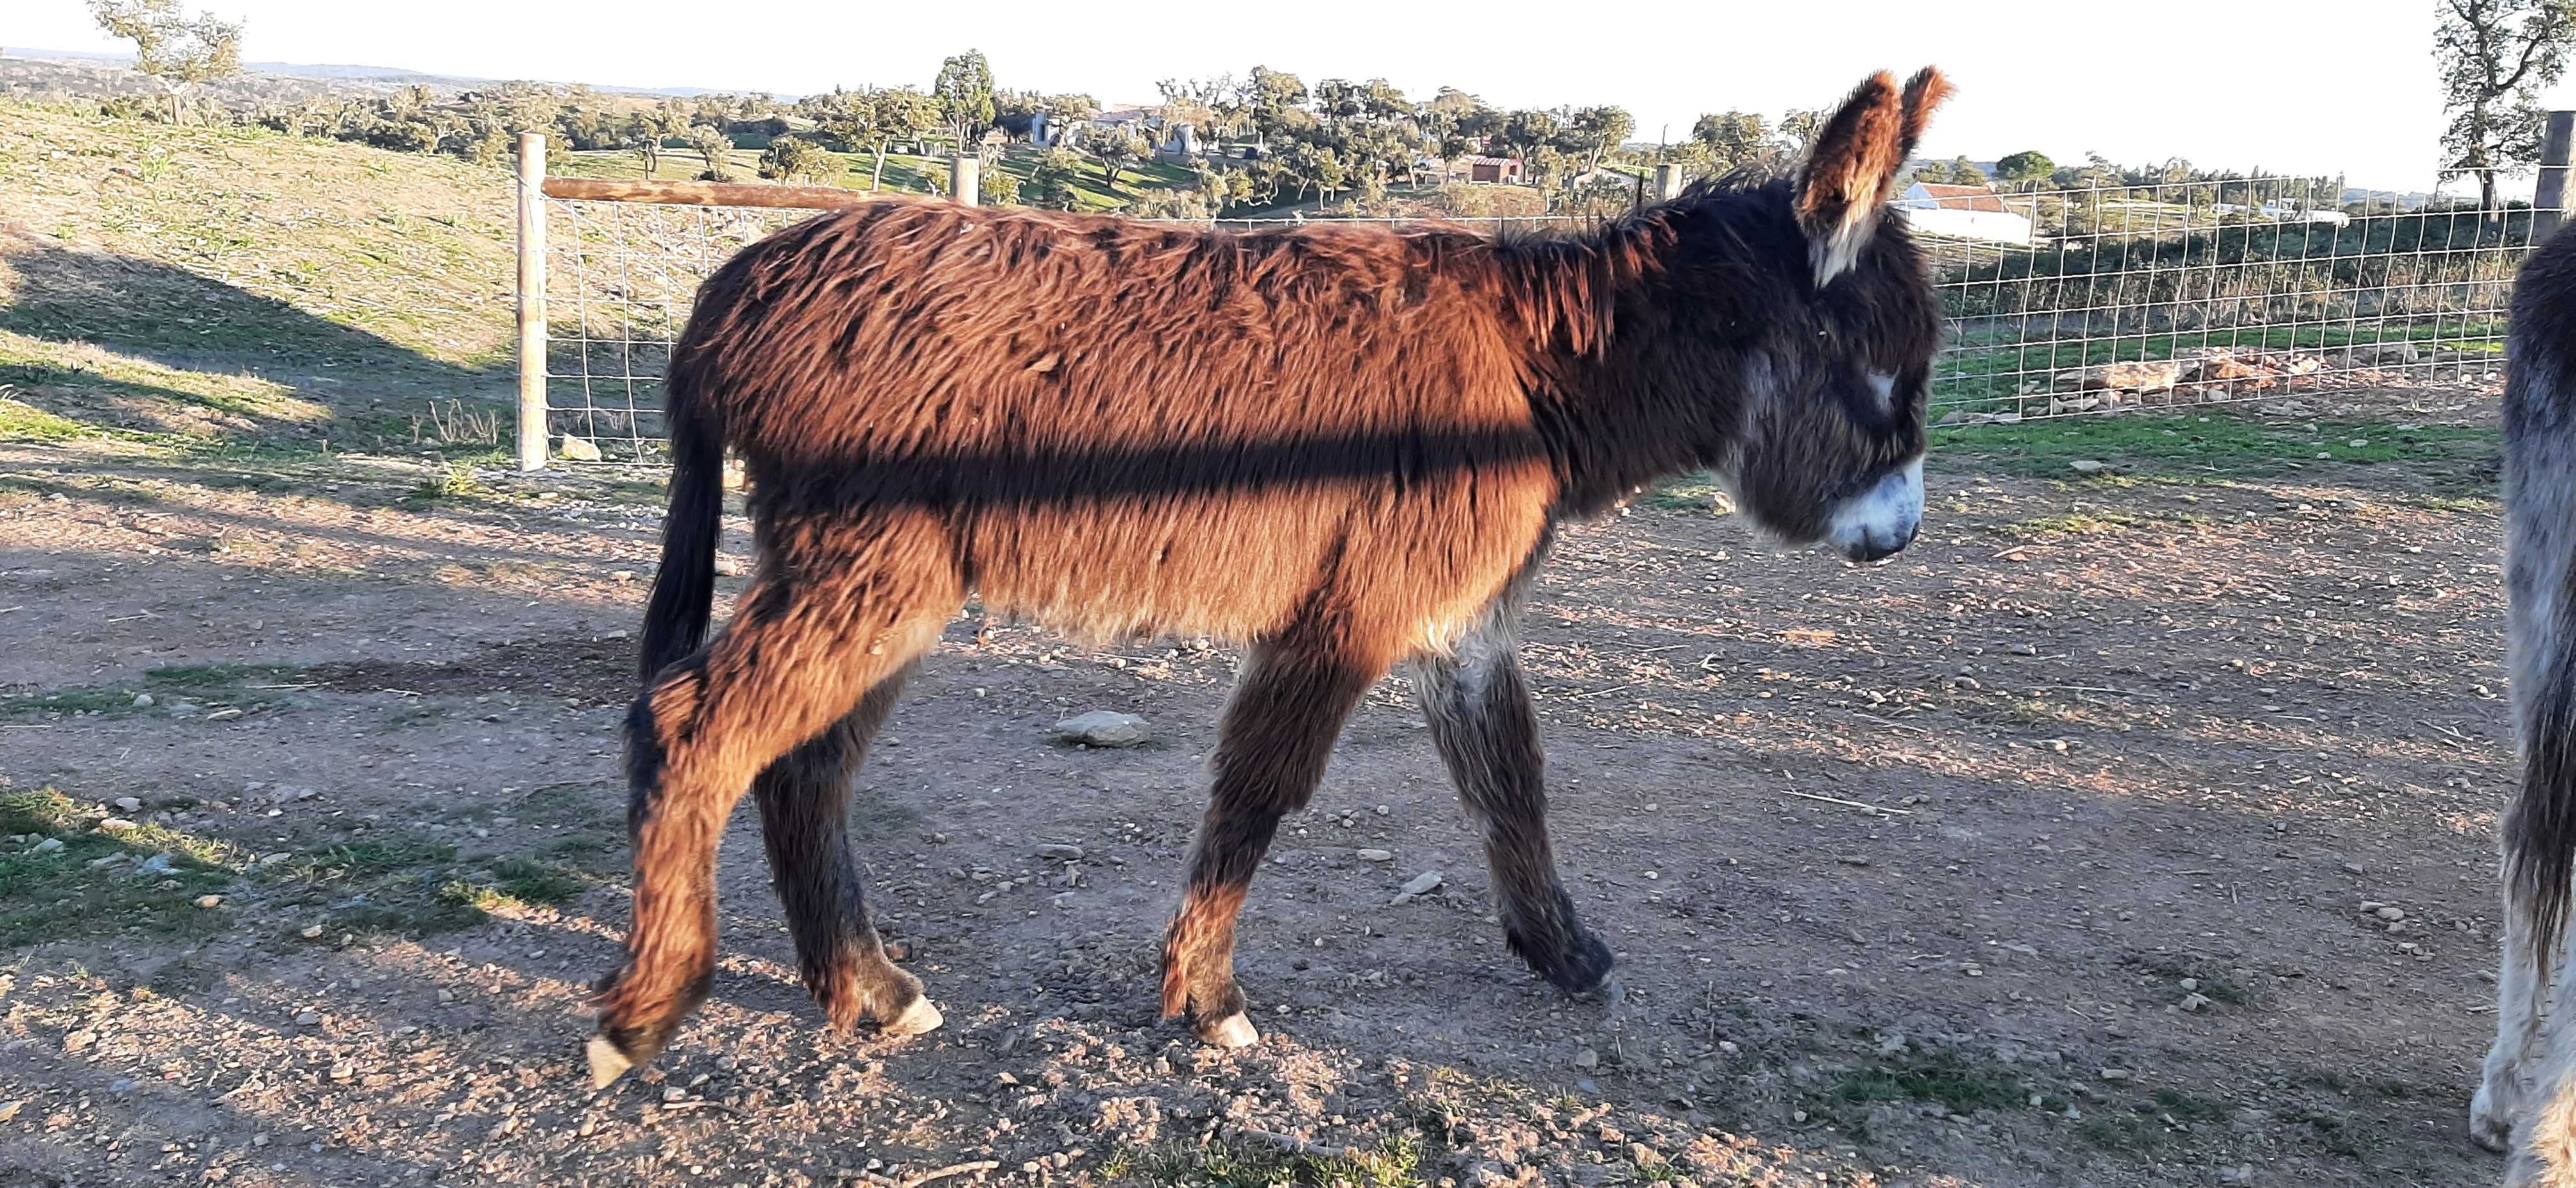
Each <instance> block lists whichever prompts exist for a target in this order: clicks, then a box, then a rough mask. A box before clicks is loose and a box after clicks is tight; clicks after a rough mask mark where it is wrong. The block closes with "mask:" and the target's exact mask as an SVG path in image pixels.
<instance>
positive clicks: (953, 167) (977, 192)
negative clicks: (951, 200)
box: [948, 153, 984, 206]
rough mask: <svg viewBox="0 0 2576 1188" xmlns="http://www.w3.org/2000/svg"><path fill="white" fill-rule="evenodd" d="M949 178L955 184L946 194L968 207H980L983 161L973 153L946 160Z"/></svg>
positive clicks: (982, 186)
mask: <svg viewBox="0 0 2576 1188" xmlns="http://www.w3.org/2000/svg"><path fill="white" fill-rule="evenodd" d="M948 168H949V178H950V180H951V181H952V182H954V183H955V184H953V185H951V186H949V187H948V192H949V193H951V194H954V195H956V197H957V200H958V201H959V202H963V203H965V204H966V205H968V206H980V205H982V199H983V193H982V191H983V188H984V185H983V171H984V160H983V158H981V157H979V156H976V155H975V154H973V153H959V154H957V155H956V156H954V157H951V158H949V159H948Z"/></svg>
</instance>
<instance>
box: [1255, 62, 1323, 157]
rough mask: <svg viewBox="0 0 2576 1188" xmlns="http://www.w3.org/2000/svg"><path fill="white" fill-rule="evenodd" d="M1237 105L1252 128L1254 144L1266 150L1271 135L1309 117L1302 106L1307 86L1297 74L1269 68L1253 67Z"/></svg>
mask: <svg viewBox="0 0 2576 1188" xmlns="http://www.w3.org/2000/svg"><path fill="white" fill-rule="evenodd" d="M1238 102H1239V103H1240V104H1241V105H1242V108H1243V111H1244V119H1245V120H1246V121H1247V122H1248V123H1250V124H1251V125H1252V131H1253V136H1254V142H1255V143H1256V144H1259V145H1260V146H1261V147H1262V148H1264V149H1267V148H1269V147H1270V138H1271V136H1273V135H1274V134H1277V133H1280V132H1284V131H1286V130H1288V129H1289V128H1291V127H1293V126H1295V125H1296V124H1298V123H1301V122H1304V121H1305V120H1306V119H1308V118H1309V117H1307V115H1306V112H1305V110H1304V108H1303V107H1302V106H1301V105H1302V104H1304V103H1305V102H1306V84H1305V83H1303V82H1300V81H1298V78H1297V76H1296V75H1293V74H1287V73H1284V72H1281V71H1277V70H1272V69H1270V68H1269V67H1267V66H1255V67H1253V68H1252V74H1251V75H1250V76H1249V77H1247V78H1245V79H1244V82H1243V90H1242V91H1241V93H1240V97H1239V99H1238Z"/></svg>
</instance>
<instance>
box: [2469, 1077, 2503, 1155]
mask: <svg viewBox="0 0 2576 1188" xmlns="http://www.w3.org/2000/svg"><path fill="white" fill-rule="evenodd" d="M2495 1096H2496V1095H2495V1094H2494V1093H2493V1092H2491V1090H2490V1087H2489V1086H2486V1085H2480V1086H2478V1093H2477V1096H2476V1097H2473V1098H2471V1099H2469V1141H2470V1142H2473V1143H2476V1144H2477V1145H2479V1146H2481V1147H2484V1148H2486V1149H2487V1150H2490V1151H2494V1152H2496V1153H2497V1154H2503V1153H2504V1152H2506V1151H2509V1150H2512V1149H2513V1114H2512V1112H2511V1111H2510V1110H2509V1109H2505V1108H2499V1107H2498V1104H2497V1102H2496V1101H2495Z"/></svg>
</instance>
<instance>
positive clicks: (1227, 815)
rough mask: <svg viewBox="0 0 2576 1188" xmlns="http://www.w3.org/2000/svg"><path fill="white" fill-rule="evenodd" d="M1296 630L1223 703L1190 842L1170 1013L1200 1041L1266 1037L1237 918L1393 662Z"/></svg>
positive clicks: (1266, 650)
mask: <svg viewBox="0 0 2576 1188" xmlns="http://www.w3.org/2000/svg"><path fill="white" fill-rule="evenodd" d="M1325 636H1326V633H1324V632H1322V631H1292V633H1291V634H1290V635H1289V636H1288V637H1286V638H1283V639H1280V640H1276V641H1270V642H1266V643H1263V644H1261V645H1258V646H1256V647H1255V648H1254V649H1253V651H1252V655H1251V657H1250V658H1249V661H1248V662H1247V663H1246V664H1245V665H1244V668H1243V678H1242V680H1241V681H1240V682H1239V683H1237V684H1236V686H1235V691H1234V697H1233V699H1232V700H1230V701H1229V702H1228V703H1227V704H1226V707H1225V721H1224V724H1223V725H1222V726H1221V727H1220V729H1219V732H1218V734H1219V737H1218V741H1217V749H1216V761H1215V764H1214V766H1215V768H1216V780H1215V785H1214V786H1213V787H1212V788H1211V789H1210V790H1209V793H1208V810H1207V819H1206V820H1205V821H1204V822H1203V823H1201V825H1200V826H1199V834H1198V838H1197V840H1195V841H1194V842H1192V843H1191V845H1190V860H1189V873H1188V876H1187V882H1186V884H1185V887H1184V889H1183V891H1182V893H1181V908H1180V911H1179V912H1178V913H1176V914H1175V915H1174V916H1173V917H1172V924H1171V928H1170V930H1169V931H1168V932H1167V933H1166V934H1165V936H1164V939H1163V1017H1164V1018H1167V1019H1168V1018H1170V1017H1172V1016H1174V1015H1178V1014H1181V1013H1183V1012H1184V1011H1186V1012H1188V1014H1189V1017H1190V1024H1191V1026H1192V1027H1193V1028H1195V1029H1196V1030H1197V1032H1198V1035H1199V1038H1200V1039H1202V1040H1205V1041H1207V1042H1208V1043H1210V1044H1214V1045H1216V1046H1218V1047H1221V1048H1239V1047H1242V1046H1244V1045H1246V1044H1249V1043H1251V1042H1253V1041H1254V1040H1256V1039H1259V1038H1261V1037H1260V1033H1259V1032H1257V1031H1255V1030H1254V1029H1253V1026H1252V1021H1251V1020H1250V1019H1249V1018H1247V1017H1246V1016H1245V1015H1244V1001H1243V991H1242V990H1241V989H1239V988H1237V987H1236V985H1235V983H1234V922H1235V917H1236V916H1237V915H1238V914H1239V913H1240V912H1241V911H1242V910H1243V897H1244V893H1245V891H1246V890H1247V889H1248V888H1250V886H1251V885H1252V873H1253V871H1255V870H1257V869H1259V868H1260V866H1261V856H1262V854H1263V853H1264V852H1266V851H1268V850H1269V848H1270V838H1271V835H1272V834H1274V833H1276V832H1277V831H1278V828H1279V818H1281V817H1283V816H1285V815H1287V814H1288V813H1290V812H1293V811H1295V810H1297V809H1299V808H1302V807H1304V806H1305V804H1306V801H1307V798H1309V797H1311V796H1313V795H1314V794H1315V784H1316V782H1317V781H1319V780H1321V779H1322V778H1323V775H1324V761H1325V759H1326V758H1327V757H1329V756H1330V755H1331V754H1332V750H1333V739H1334V737H1335V736H1336V735H1339V734H1340V733H1341V729H1342V722H1343V720H1344V719H1346V718H1348V717H1349V716H1350V712H1351V710H1352V708H1353V707H1355V706H1357V705H1358V704H1359V700H1360V698H1361V696H1362V695H1364V694H1366V693H1367V692H1368V688H1369V686H1370V685H1372V684H1375V683H1376V682H1377V678H1378V677H1379V675H1380V674H1381V673H1383V672H1384V671H1385V664H1384V662H1383V661H1371V660H1368V659H1365V658H1363V657H1361V656H1357V655H1354V652H1355V650H1356V648H1355V645H1354V641H1352V640H1350V639H1348V638H1326V637H1325Z"/></svg>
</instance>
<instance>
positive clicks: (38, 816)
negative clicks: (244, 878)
mask: <svg viewBox="0 0 2576 1188" xmlns="http://www.w3.org/2000/svg"><path fill="white" fill-rule="evenodd" d="M110 821H111V818H110V817H109V816H108V814H107V813H105V812H102V811H100V810H98V809H95V808H91V807H88V806H85V805H82V804H80V803H78V802H76V801H74V800H72V799H71V798H70V797H67V796H64V795H63V794H62V793H60V792H58V791H56V790H54V789H52V788H44V789H40V790H37V791H34V792H20V793H12V794H8V795H0V838H6V837H16V838H19V839H21V840H18V841H14V842H10V841H0V946H18V945H31V944H37V943H40V942H43V941H50V940H61V939H66V938H71V937H80V936H96V935H104V934H109V933H115V932H142V933H146V934H151V935H159V936H167V935H203V934H206V933H210V932H214V931H218V930H220V929H221V928H223V927H224V925H225V924H226V923H227V916H226V914H225V913H224V912H222V911H210V910H208V909H205V908H200V907H198V906H196V900H197V897H199V896H201V895H206V894H209V893H212V892H217V891H221V890H223V889H224V888H225V887H226V886H228V885H230V884H231V882H232V881H233V877H234V876H235V875H236V874H238V873H239V872H240V871H241V870H242V869H243V868H244V866H245V865H247V863H248V860H249V857H248V855H247V854H244V853H243V852H241V851H240V850H239V849H237V848H236V847H234V846H232V845H230V844H228V843H225V842H221V841H217V840H213V839H209V838H201V837H197V836H194V835H192V834H186V833H182V832H179V831H178V830H175V829H169V828H165V827H162V826H159V825H121V826H119V827H116V828H101V826H102V825H105V824H108V823H109V822H110Z"/></svg>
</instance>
